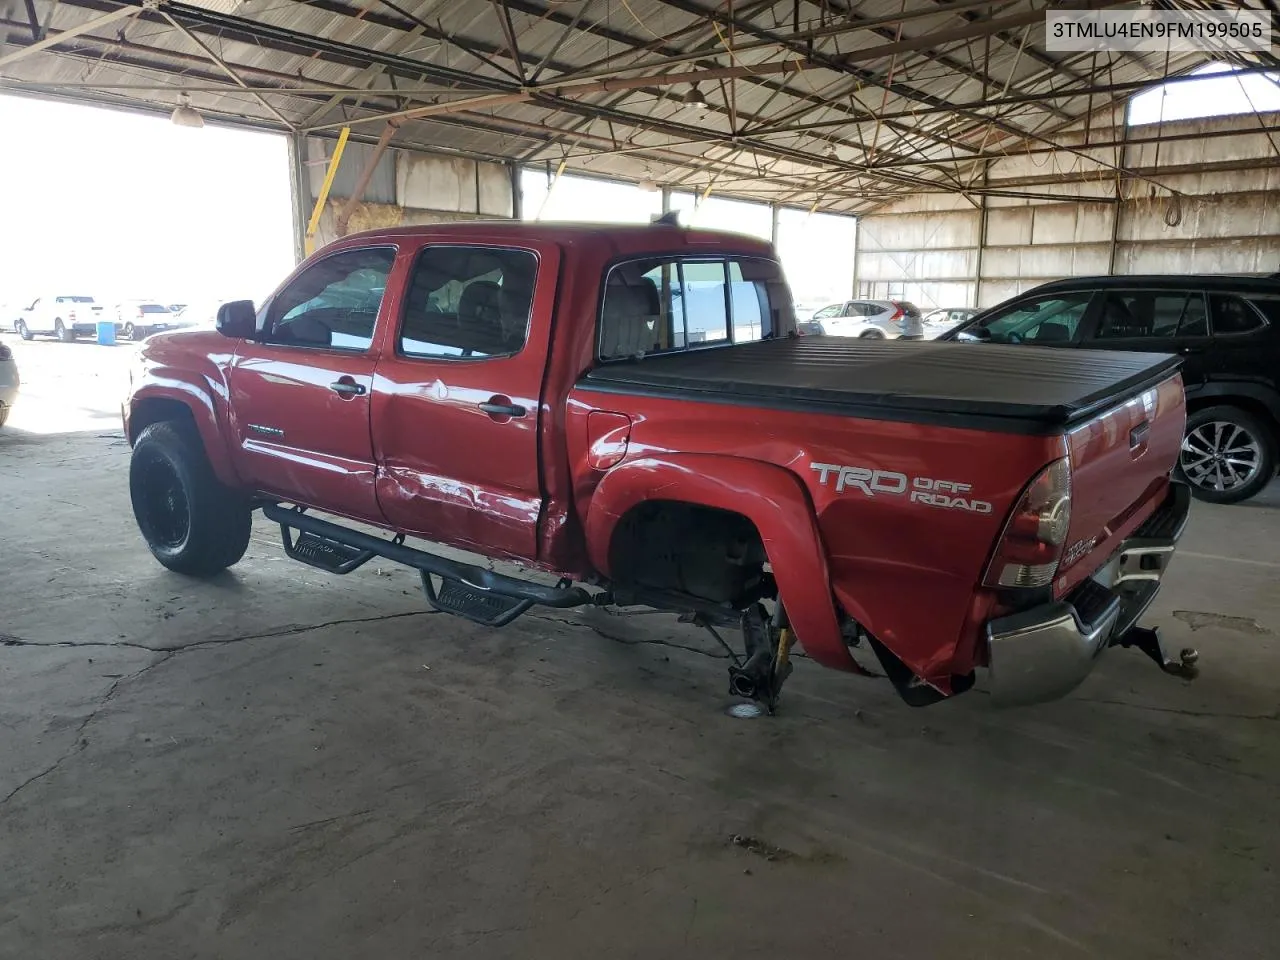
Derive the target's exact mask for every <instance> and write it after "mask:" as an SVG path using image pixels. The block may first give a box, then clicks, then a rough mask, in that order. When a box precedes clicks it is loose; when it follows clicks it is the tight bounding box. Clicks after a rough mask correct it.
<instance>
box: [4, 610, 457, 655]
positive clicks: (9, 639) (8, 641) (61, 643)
mask: <svg viewBox="0 0 1280 960" xmlns="http://www.w3.org/2000/svg"><path fill="white" fill-rule="evenodd" d="M436 613H439V611H438V610H408V611H405V612H403V613H386V614H382V615H380V616H376V617H350V618H347V619H342V620H326V621H325V622H324V623H312V624H291V625H289V626H287V627H281V628H279V629H277V630H268V631H267V632H266V633H249V634H245V635H244V636H240V637H222V638H220V639H213V640H192V641H191V642H190V643H180V644H176V645H174V646H171V647H153V646H150V645H149V644H145V643H134V642H132V641H129V640H115V641H112V640H49V641H42V640H27V639H25V638H23V637H15V636H13V635H12V634H8V633H0V646H4V647H125V648H128V649H133V650H146V651H148V652H150V653H181V652H182V651H184V650H197V649H199V648H201V647H219V646H225V645H226V644H229V643H245V642H247V641H250V640H270V639H273V638H275V637H291V636H294V635H296V634H299V633H310V632H311V631H312V630H323V629H324V628H325V627H341V626H345V625H347V624H356V623H377V622H378V621H380V620H397V619H402V618H404V617H423V616H432V615H434V614H436Z"/></svg>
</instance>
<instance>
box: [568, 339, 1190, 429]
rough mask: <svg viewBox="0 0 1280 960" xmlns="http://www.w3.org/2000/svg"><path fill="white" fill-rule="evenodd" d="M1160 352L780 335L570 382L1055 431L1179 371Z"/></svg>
mask: <svg viewBox="0 0 1280 960" xmlns="http://www.w3.org/2000/svg"><path fill="white" fill-rule="evenodd" d="M1180 363H1181V360H1180V359H1179V358H1178V357H1175V356H1169V355H1166V354H1160V353H1131V352H1127V351H1126V352H1121V351H1114V352H1113V351H1104V350H1078V349H1074V348H1073V349H1058V348H1053V347H1033V346H1028V345H1016V346H1006V345H1003V344H993V343H954V342H942V343H939V342H933V341H923V342H922V341H892V340H866V339H852V338H842V337H821V336H815V337H789V338H786V339H782V340H762V341H759V342H756V343H745V344H739V345H736V346H731V347H715V348H708V349H705V350H691V351H687V352H680V353H669V354H661V355H653V356H648V357H642V358H637V359H634V360H624V361H617V362H612V363H606V364H602V365H600V366H599V367H597V368H595V369H594V370H592V371H590V372H589V373H588V374H587V375H586V377H584V378H583V380H582V381H581V382H580V384H579V386H580V387H582V388H585V389H589V390H600V391H606V392H612V393H631V394H634V393H641V394H646V395H655V396H669V397H679V398H684V399H690V400H705V401H710V402H716V403H737V404H745V405H750V406H761V407H772V408H780V409H800V410H808V411H812V412H815V413H816V412H823V413H836V414H843V415H845V416H854V417H865V418H869V419H874V420H905V421H909V422H916V423H949V424H953V425H955V426H967V425H972V426H975V427H979V428H985V429H993V430H1002V431H1015V432H1019V433H1056V432H1058V431H1061V430H1063V429H1064V428H1066V427H1069V426H1071V425H1073V424H1075V423H1078V422H1080V421H1082V420H1085V419H1088V418H1090V417H1092V416H1094V415H1096V414H1098V413H1101V412H1102V411H1103V410H1105V409H1107V408H1109V407H1111V406H1113V405H1114V404H1116V403H1118V402H1119V401H1121V400H1123V399H1126V398H1128V397H1129V396H1131V395H1133V394H1134V393H1137V392H1138V391H1140V390H1142V389H1144V388H1145V387H1148V386H1151V385H1154V384H1156V383H1159V382H1160V381H1161V380H1164V379H1165V378H1167V377H1169V376H1170V375H1172V374H1173V372H1174V371H1175V370H1177V369H1178V366H1179V365H1180Z"/></svg>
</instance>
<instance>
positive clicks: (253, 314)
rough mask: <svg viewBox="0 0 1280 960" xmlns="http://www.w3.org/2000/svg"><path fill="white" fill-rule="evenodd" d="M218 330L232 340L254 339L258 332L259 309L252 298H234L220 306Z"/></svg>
mask: <svg viewBox="0 0 1280 960" xmlns="http://www.w3.org/2000/svg"><path fill="white" fill-rule="evenodd" d="M217 326H218V332H219V333H220V334H222V335H223V336H224V337H230V338H231V339H232V340H252V339H253V338H254V337H255V336H256V335H257V333H258V311H257V310H255V309H254V306H253V301H252V300H232V301H231V302H230V303H224V304H223V305H222V306H220V307H219V308H218V323H217Z"/></svg>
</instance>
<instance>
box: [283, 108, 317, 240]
mask: <svg viewBox="0 0 1280 960" xmlns="http://www.w3.org/2000/svg"><path fill="white" fill-rule="evenodd" d="M288 144H289V191H290V197H291V199H292V209H293V259H294V262H295V263H301V262H302V261H303V260H305V259H306V256H307V254H306V237H307V221H308V220H309V219H310V218H311V206H312V200H311V181H310V175H309V174H308V172H307V137H306V134H304V133H291V134H289V136H288Z"/></svg>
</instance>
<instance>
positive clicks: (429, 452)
mask: <svg viewBox="0 0 1280 960" xmlns="http://www.w3.org/2000/svg"><path fill="white" fill-rule="evenodd" d="M558 268H559V251H558V248H556V247H555V246H554V245H550V244H546V245H537V247H536V249H535V248H513V247H504V246H496V245H495V246H487V245H457V244H447V245H446V244H428V245H426V246H424V247H422V249H421V250H420V251H419V252H418V253H417V256H416V257H415V258H414V262H413V265H412V268H411V270H410V273H409V277H408V280H407V285H406V287H405V296H404V298H403V299H404V302H403V305H402V310H401V313H402V316H401V317H400V318H398V319H399V326H398V327H397V328H396V329H395V330H394V337H393V341H394V349H392V348H391V347H388V348H387V349H386V350H385V351H384V356H383V358H382V360H381V361H380V362H379V364H378V370H377V376H376V378H375V384H374V398H373V435H374V437H375V453H376V455H377V460H378V464H379V467H380V471H379V476H378V502H379V504H380V506H381V508H382V512H383V514H384V516H386V518H387V520H388V521H389V522H390V523H391V524H392V525H393V526H394V527H395V528H396V529H399V530H403V531H405V532H409V533H414V534H417V535H419V536H422V537H425V538H427V539H429V540H434V541H436V542H439V543H446V544H450V545H452V546H456V547H462V548H472V549H482V550H483V552H485V553H486V554H489V555H491V556H499V555H500V556H507V557H511V558H517V559H529V560H531V559H534V558H536V556H537V542H538V523H539V520H540V518H541V515H542V510H543V502H544V490H543V485H542V483H541V470H540V464H539V442H538V425H539V417H540V411H541V398H542V380H543V375H544V372H545V367H546V361H547V352H548V344H549V342H550V331H551V322H552V312H553V306H554V300H555V285H556V276H557V272H558Z"/></svg>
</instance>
